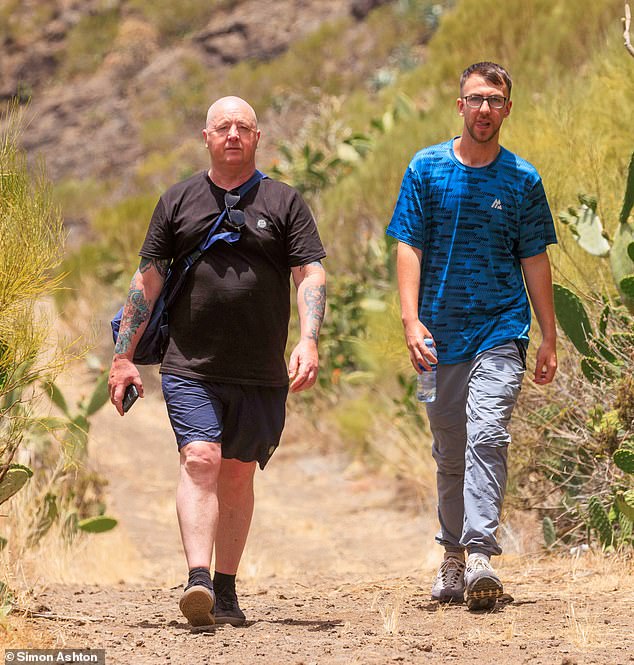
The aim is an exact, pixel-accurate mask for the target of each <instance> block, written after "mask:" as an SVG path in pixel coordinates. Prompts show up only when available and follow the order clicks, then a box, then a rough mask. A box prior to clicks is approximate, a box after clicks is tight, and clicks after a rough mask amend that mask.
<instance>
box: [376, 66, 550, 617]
mask: <svg viewBox="0 0 634 665" xmlns="http://www.w3.org/2000/svg"><path fill="white" fill-rule="evenodd" d="M511 86H512V82H511V78H510V76H509V74H508V72H507V71H506V70H505V69H504V68H503V67H501V66H499V65H497V64H495V63H492V62H481V63H477V64H474V65H471V66H470V67H468V68H467V69H466V70H465V71H464V72H463V74H462V77H461V79H460V97H459V98H458V100H457V106H458V113H459V114H460V116H461V117H462V118H463V129H462V133H461V135H460V136H458V137H456V138H454V139H452V140H450V141H447V142H446V143H442V144H440V145H436V146H431V147H428V148H426V149H424V150H421V151H420V152H418V153H417V154H416V155H415V156H414V158H413V159H412V161H411V162H410V165H409V167H408V169H407V171H406V173H405V176H404V178H403V183H402V186H401V191H400V194H399V198H398V201H397V204H396V208H395V210H394V215H393V217H392V220H391V222H390V225H389V226H388V229H387V233H388V235H390V236H392V237H394V238H396V240H398V247H397V273H398V288H399V294H400V299H401V318H402V321H403V327H404V332H405V340H406V343H407V347H408V350H409V355H410V360H411V362H412V365H413V366H414V368H415V369H416V371H417V372H418V373H421V372H422V371H430V370H431V366H432V365H433V364H436V358H435V355H434V353H433V351H432V350H431V349H430V348H428V347H427V346H426V344H425V339H428V338H431V339H433V341H434V346H435V351H436V353H437V398H436V401H435V402H431V403H429V404H428V405H427V414H428V417H429V422H430V426H431V430H432V434H433V439H434V441H433V456H434V459H435V460H436V463H437V467H438V471H437V485H438V516H439V521H440V532H439V533H438V535H437V537H436V541H437V542H438V543H439V544H440V545H442V546H443V547H444V548H445V558H444V561H443V563H442V565H441V566H440V569H439V571H438V575H437V577H436V580H435V582H434V585H433V588H432V598H434V599H436V600H439V601H441V602H449V601H459V602H462V600H463V599H464V596H465V593H466V601H467V606H468V607H469V609H489V608H492V607H493V606H494V605H495V603H496V600H497V598H499V597H500V596H501V595H502V591H503V587H502V583H501V581H500V579H499V577H498V575H497V573H496V572H495V571H494V569H493V568H492V567H491V564H490V561H489V559H490V557H491V555H494V554H500V553H501V551H502V550H501V548H500V546H499V545H498V543H497V540H496V530H497V528H498V526H499V520H500V511H501V507H502V501H503V498H504V491H505V487H506V476H507V448H508V444H509V443H510V436H509V434H508V423H509V420H510V417H511V413H512V411H513V408H514V406H515V403H516V401H517V397H518V395H519V391H520V388H521V383H522V379H523V375H524V371H525V369H526V364H525V360H526V347H527V345H528V332H529V329H530V323H531V309H530V305H529V297H530V302H531V303H532V305H533V309H534V311H535V314H536V317H537V321H538V323H539V327H540V330H541V334H542V341H541V344H540V346H539V348H538V350H537V353H536V366H535V370H534V379H533V380H534V381H535V383H538V384H547V383H550V382H551V381H552V379H553V377H554V374H555V371H556V368H557V355H556V349H555V342H556V330H555V317H554V308H553V299H552V279H551V271H550V263H549V259H548V254H547V253H546V248H547V246H548V245H549V244H553V243H556V242H557V239H556V236H555V230H554V226H553V220H552V215H551V213H550V210H549V207H548V202H547V201H546V196H545V193H544V189H543V186H542V183H541V179H540V177H539V174H538V173H537V171H536V170H535V168H534V167H533V166H532V165H531V164H529V163H528V162H526V161H525V160H523V159H521V158H520V157H518V156H517V155H514V154H513V153H511V152H509V151H508V150H506V149H505V148H503V147H502V146H501V145H500V143H499V134H500V127H501V126H502V123H503V122H504V119H505V118H506V117H507V116H508V115H509V113H510V112H511V106H512V102H511V100H510V95H511ZM525 285H526V286H525ZM527 290H528V294H527ZM465 550H466V552H467V554H468V558H467V561H466V565H465Z"/></svg>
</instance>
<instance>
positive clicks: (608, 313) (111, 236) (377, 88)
mask: <svg viewBox="0 0 634 665" xmlns="http://www.w3.org/2000/svg"><path fill="white" fill-rule="evenodd" d="M221 4H222V5H223V6H224V5H225V3H221V1H220V0H218V2H216V3H198V2H194V0H189V1H188V2H185V3H179V4H174V3H169V2H164V1H163V0H161V2H146V1H145V0H130V2H128V3H126V5H125V6H126V9H131V10H132V14H133V18H134V17H136V18H137V20H139V21H143V22H145V23H146V24H148V23H149V24H151V26H152V31H153V33H152V34H153V37H152V39H151V40H148V41H150V42H152V45H153V46H152V48H155V45H156V44H157V43H175V42H176V40H177V39H178V38H179V37H182V36H183V35H186V34H189V33H191V32H192V31H194V30H196V29H198V27H200V26H201V25H203V24H204V23H205V21H206V20H207V19H208V17H209V16H210V15H211V12H212V11H213V10H214V8H215V7H218V6H220V5H221ZM234 4H235V3H234ZM203 5H204V6H203ZM621 12H622V4H621V2H620V0H610V2H602V3H596V2H593V1H592V0H535V1H532V2H529V3H527V2H524V1H523V0H509V2H507V3H505V4H504V5H503V6H502V5H500V4H499V3H498V2H496V1H494V0H479V1H478V2H476V1H475V0H458V1H457V2H455V3H454V2H450V1H446V2H437V3H434V2H431V1H429V0H398V1H397V2H394V3H389V4H387V5H385V6H383V7H381V8H379V9H378V10H376V11H374V12H373V13H372V14H371V15H370V16H369V18H368V20H367V23H366V25H365V27H364V28H359V27H358V26H356V24H354V22H353V20H352V19H340V20H337V21H333V22H329V23H326V24H324V25H322V26H321V27H320V28H319V29H317V30H316V31H315V32H314V33H312V34H310V35H308V36H307V37H305V38H303V39H299V40H297V41H296V42H294V43H293V44H292V45H291V47H290V49H289V50H288V51H287V52H286V53H282V54H281V55H279V56H278V57H275V58H272V59H271V60H269V61H266V62H263V61H243V62H240V63H238V64H237V65H236V66H235V67H232V68H230V69H229V70H228V71H224V72H222V73H219V72H210V71H208V69H207V68H206V67H205V65H204V64H203V63H202V62H199V61H198V60H196V59H194V58H192V57H191V56H189V55H188V56H183V57H182V58H180V60H178V61H175V65H174V67H173V71H172V72H171V73H170V75H171V78H169V79H167V78H166V80H165V81H163V83H162V85H160V86H152V87H151V89H150V88H149V87H145V88H143V87H139V90H138V95H135V97H134V99H132V100H131V102H130V103H131V104H132V106H133V108H134V109H135V113H136V114H137V117H138V120H139V126H140V127H141V140H142V143H143V146H144V147H145V149H146V156H145V158H144V159H143V160H142V161H141V162H140V163H139V165H138V167H137V169H136V171H135V173H134V177H133V178H131V179H130V180H129V181H128V182H126V183H125V186H122V185H121V184H120V183H118V182H117V181H116V179H114V178H113V181H112V182H111V183H108V184H107V186H106V185H103V184H101V183H94V182H89V183H86V184H85V186H84V183H81V185H78V183H76V182H72V181H67V182H64V183H60V185H59V187H58V189H57V194H58V196H59V200H60V201H61V202H62V204H63V205H64V208H65V212H66V214H67V215H70V216H72V217H81V218H83V219H84V220H85V222H86V225H87V226H88V227H89V233H88V241H86V242H84V243H82V246H81V247H80V248H78V249H76V250H75V251H74V252H73V253H71V254H70V255H69V256H68V257H67V259H66V261H65V264H64V270H65V271H67V272H68V273H69V277H68V278H67V281H66V282H65V283H66V285H67V286H69V287H70V290H69V291H66V292H64V294H63V298H65V299H66V302H67V301H68V298H69V297H71V296H72V294H73V293H81V290H82V288H85V286H86V284H90V285H91V294H92V293H94V289H93V286H92V285H93V284H94V283H96V282H98V283H100V284H101V285H102V287H103V288H104V289H110V290H112V289H113V288H114V289H117V290H118V291H119V293H120V294H121V296H122V295H123V293H124V290H125V288H126V285H127V279H128V278H129V274H130V273H131V272H132V271H133V269H134V267H136V262H137V260H138V259H137V251H138V248H139V246H140V244H141V240H142V237H143V233H144V230H145V226H146V224H147V220H148V219H149V217H150V214H151V210H152V206H153V204H154V201H155V200H156V196H157V194H158V193H159V191H161V190H162V189H164V188H165V187H166V186H167V185H169V184H170V183H171V182H173V181H174V180H177V179H179V178H182V177H186V176H187V175H189V173H191V172H192V171H193V170H195V169H196V168H199V167H202V166H203V165H204V163H205V155H204V152H203V151H201V150H200V149H199V146H198V147H197V144H196V142H195V136H197V132H198V125H199V122H200V120H199V118H200V117H201V116H202V114H203V113H204V108H205V107H206V105H207V103H208V102H209V101H211V100H212V99H213V98H215V97H217V96H220V95H222V94H227V93H232V94H239V95H241V96H243V97H245V98H246V99H248V100H249V101H250V102H251V103H253V104H254V106H255V107H256V108H257V110H258V113H259V116H260V118H261V119H265V121H264V122H263V128H264V129H265V130H266V129H267V123H268V124H271V125H273V124H275V122H276V121H277V118H281V120H282V122H284V123H286V122H287V121H288V126H289V127H292V128H297V129H296V130H293V131H290V130H289V131H288V132H287V133H286V134H285V136H284V141H283V142H281V143H280V145H279V146H278V151H277V154H276V155H275V156H274V158H273V159H271V161H270V163H268V164H264V163H262V164H260V166H261V167H262V168H263V169H264V170H265V171H268V172H271V173H272V174H275V175H277V176H278V177H280V178H282V179H285V180H287V181H288V182H290V183H292V184H294V185H295V186H297V187H298V188H299V189H300V190H301V191H302V192H303V193H304V195H305V196H306V197H307V199H308V200H309V201H310V204H311V206H312V208H313V209H314V211H315V213H316V216H317V218H318V220H319V224H320V232H321V234H322V237H323V239H324V241H325V244H326V246H327V250H328V258H327V260H326V265H327V269H328V273H329V306H328V312H327V318H326V322H325V324H324V329H323V332H322V342H321V351H322V358H321V362H322V370H321V374H320V379H319V390H318V391H317V392H316V393H313V394H310V395H305V396H302V397H301V399H300V400H298V401H295V402H294V404H296V405H297V404H299V405H301V404H303V403H307V405H309V406H310V408H307V409H306V413H307V417H310V416H311V415H312V416H313V417H317V416H315V414H318V417H319V418H324V419H328V422H329V424H330V425H331V426H332V427H334V428H335V429H337V430H338V431H339V432H340V434H341V437H342V438H343V439H344V440H346V441H348V442H349V443H350V445H351V447H352V448H353V449H354V451H355V453H358V454H363V455H365V456H366V457H368V458H370V459H372V460H375V461H376V462H377V463H379V464H383V463H385V464H387V465H388V466H389V468H391V469H393V470H395V472H397V473H399V474H401V475H404V476H406V477H408V478H410V479H411V480H412V481H413V482H417V483H418V485H419V487H420V489H421V493H423V494H430V493H431V489H430V486H429V485H430V482H431V481H430V478H429V474H428V473H426V471H425V469H426V468H427V467H428V466H429V459H428V448H427V447H425V446H422V445H421V443H420V440H421V435H420V431H421V429H422V430H423V432H424V431H425V420H424V418H423V417H422V415H421V410H420V408H419V405H417V404H416V402H415V400H414V399H413V392H412V391H413V378H414V377H413V372H412V371H411V367H410V364H409V360H408V357H407V354H406V352H405V347H404V344H403V341H402V331H401V324H400V321H399V316H398V303H397V298H396V295H395V292H396V286H395V280H394V250H393V247H392V245H391V243H390V242H389V240H388V239H386V237H385V234H384V230H385V226H386V224H387V222H388V221H389V218H390V216H391V213H392V209H393V205H394V202H395V199H396V195H397V193H398V189H399V186H400V181H401V178H402V174H403V172H404V169H405V167H406V165H407V163H408V161H409V160H410V159H411V157H412V155H413V154H414V153H415V152H416V151H417V150H418V149H420V148H421V147H422V146H424V145H429V144H433V143H437V142H439V141H443V140H446V139H447V138H449V137H451V136H452V135H455V134H457V133H458V132H459V131H460V119H459V118H458V116H457V114H456V113H455V111H454V109H455V99H456V96H457V92H458V91H457V86H458V78H459V75H460V72H461V71H462V70H463V69H464V67H465V66H466V65H468V64H470V63H472V62H475V61H479V60H484V59H487V60H495V61H499V62H501V63H502V64H504V65H505V66H507V67H508V68H509V70H510V71H511V73H512V75H513V78H514V87H513V103H514V106H513V111H512V113H511V116H510V118H509V119H508V120H507V121H506V123H505V126H504V130H503V143H504V145H505V146H506V147H507V148H509V149H511V150H514V151H516V152H518V153H519V154H521V155H522V156H523V157H525V158H527V159H528V160H529V161H531V162H532V163H533V164H534V165H535V166H536V167H537V169H538V170H539V172H540V174H541V175H542V177H543V181H544V184H545V188H546V192H547V195H548V197H549V201H550V204H551V207H552V209H553V210H562V209H565V210H567V212H566V213H562V215H561V216H560V218H559V219H558V220H557V224H558V236H559V245H558V247H557V248H555V249H553V251H552V253H551V258H552V261H553V267H554V272H555V276H556V280H557V282H558V283H559V284H560V285H561V288H558V290H557V298H558V303H559V304H558V314H559V316H560V323H561V326H562V329H563V330H564V331H565V332H566V333H567V334H568V335H570V340H571V341H570V342H567V341H566V342H564V343H563V345H562V349H563V353H562V354H561V355H562V358H561V369H560V372H559V375H558V379H557V384H556V388H555V389H554V390H549V389H546V390H543V389H542V390H539V389H536V388H534V387H532V386H530V384H528V382H527V384H528V385H526V387H525V390H524V391H523V396H522V401H521V403H520V407H519V413H518V416H519V421H520V425H519V427H518V431H517V432H516V433H515V440H516V441H521V444H522V445H521V446H516V447H515V448H516V449H515V451H514V455H513V456H512V457H511V460H512V464H513V466H512V468H511V476H510V487H511V500H513V499H514V497H515V500H516V501H520V502H521V503H522V505H525V506H531V507H536V508H538V509H539V510H540V511H541V513H542V515H543V516H545V517H546V518H547V519H546V522H545V532H546V533H547V534H548V542H549V543H551V544H552V543H566V544H569V543H573V542H577V541H578V540H580V539H584V538H587V537H588V534H589V533H590V534H594V535H593V536H592V537H595V536H596V535H597V534H598V538H599V540H600V542H602V543H603V544H605V543H607V542H608V540H607V538H606V534H607V531H606V530H605V529H603V528H602V527H601V525H600V524H599V521H598V520H600V519H602V518H601V515H600V511H599V509H598V507H597V501H595V500H593V498H596V497H599V501H600V503H601V506H602V508H603V510H604V511H605V513H606V515H607V518H608V522H609V524H610V527H611V528H612V531H613V532H614V534H615V536H614V538H617V540H618V539H619V538H620V540H618V543H620V542H624V541H623V538H622V537H621V535H620V534H622V533H625V531H624V529H625V527H624V526H623V524H624V522H623V521H622V520H621V517H620V516H621V515H623V514H625V513H626V512H627V511H626V509H625V508H623V506H624V505H630V504H629V503H628V501H627V500H626V501H625V504H624V502H623V501H624V499H623V497H625V496H627V497H629V496H630V495H629V494H627V492H629V491H630V489H631V482H630V481H631V477H630V476H628V475H627V474H626V473H624V471H623V469H621V467H619V465H618V464H617V462H616V459H620V458H621V457H627V454H624V453H619V454H618V455H617V458H616V459H615V458H614V455H615V454H616V451H617V450H620V449H623V447H624V446H625V447H626V448H627V445H628V444H627V442H628V441H629V438H630V436H631V434H632V425H631V413H632V411H631V397H630V396H631V393H632V387H631V381H630V380H629V379H628V372H627V367H628V363H631V335H632V333H633V331H632V319H631V316H632V315H631V311H630V310H628V309H627V308H626V307H625V305H630V302H629V300H628V297H629V291H628V289H629V288H631V281H628V278H629V277H631V275H632V273H633V272H634V270H633V268H632V266H631V265H630V264H628V263H627V261H630V262H631V260H632V258H633V256H632V253H631V251H632V250H631V244H632V237H631V226H630V223H629V221H628V216H629V212H628V213H627V214H626V213H625V212H624V211H625V209H626V207H627V201H628V200H631V197H630V198H629V199H628V195H626V196H625V203H624V202H623V189H624V187H623V183H624V182H625V181H626V174H627V168H628V162H629V161H630V156H631V154H632V144H631V126H630V125H631V119H630V117H629V115H628V113H627V111H626V110H627V109H631V108H634V86H632V76H633V65H632V60H631V58H629V57H628V56H627V54H626V53H625V52H624V49H623V47H622V39H621V26H620V22H619V19H620V15H621ZM124 14H125V12H123V11H121V16H123V15H124ZM114 16H115V14H108V15H107V16H106V15H105V14H97V15H96V16H95V17H94V21H95V23H94V24H91V25H93V27H94V25H96V24H97V22H98V20H104V21H106V20H107V21H112V23H108V26H110V27H108V30H112V25H114V23H115V19H114V18H113V17H114ZM99 17H101V18H99ZM120 18H121V17H120ZM126 20H130V17H129V15H128V17H127V19H126ZM107 21H106V22H107ZM84 27H85V28H88V27H89V26H88V24H86V26H84ZM9 29H14V26H12V23H11V21H10V20H9V18H7V17H6V16H5V15H4V14H0V30H5V31H6V30H9ZM122 32H123V30H122V28H121V25H119V29H118V31H117V35H118V37H117V39H122V37H121V35H122ZM87 34H88V32H86V30H83V31H82V35H83V37H82V39H84V40H85V39H86V35H87ZM104 34H105V33H104ZM108 34H110V35H111V34H112V32H109V33H108ZM131 34H132V33H131ZM82 39H80V38H79V36H78V37H77V42H76V46H75V47H73V48H74V49H75V52H76V53H78V54H81V53H83V51H82V49H83V48H84V46H82V43H83V42H82ZM128 41H133V40H132V38H130V39H128ZM100 43H101V42H100ZM102 43H103V45H104V47H103V48H101V47H100V48H99V49H97V50H96V51H95V52H96V53H97V54H98V59H99V58H102V57H103V55H105V52H106V50H107V47H106V46H105V41H104V42H102ZM70 45H72V42H70V41H69V48H70ZM121 48H123V47H121ZM126 48H127V47H126ZM116 50H117V49H115V51H116ZM71 52H72V50H69V51H68V53H69V55H70V54H71ZM131 52H132V51H131ZM111 57H114V54H113V53H112V52H111V53H109V54H108V59H107V61H108V62H111V63H112V62H114V60H111ZM80 59H81V58H80ZM131 59H132V60H133V61H134V62H133V63H132V64H133V65H134V66H132V65H131V69H130V73H129V79H130V80H132V76H133V74H134V73H135V72H136V71H137V69H135V66H136V67H138V63H139V62H141V61H142V60H139V59H138V58H137V56H134V57H132V56H131ZM96 63H97V61H96V60H95V61H93V64H91V65H90V66H91V67H92V66H93V65H94V64H96ZM135 63H136V64H135ZM167 76H168V75H166V77H167ZM598 105H600V108H601V112H597V107H598ZM285 126H286V125H285ZM187 136H192V137H194V138H192V139H191V140H184V139H183V137H187ZM195 148H196V150H195ZM571 161H573V162H574V166H571V163H570V162H571ZM630 173H631V171H630ZM630 181H631V176H630ZM109 191H113V192H116V195H114V196H111V197H110V198H108V197H109V193H108V192H109ZM627 191H631V189H628V190H627ZM582 192H592V193H593V194H592V196H588V195H585V194H581V193H582ZM576 200H579V206H574V207H572V208H569V207H568V206H569V205H570V202H571V201H576ZM630 209H631V204H630ZM601 220H603V221H601ZM569 229H570V230H573V232H572V233H570V232H569ZM589 247H593V249H592V251H591V254H588V253H587V249H588V248H589ZM597 248H598V249H597ZM603 255H606V256H608V257H609V260H606V256H603ZM615 260H616V261H617V262H618V263H619V265H618V266H617V265H616V263H615ZM628 266H629V267H628ZM624 280H625V282H624ZM63 298H62V296H61V295H60V296H59V297H58V300H59V301H60V302H62V300H63ZM562 312H567V314H566V313H562ZM106 314H107V315H111V312H106ZM562 317H563V318H562ZM570 321H572V322H573V323H572V324H571V325H569V323H567V322H570ZM289 343H291V344H292V343H293V339H292V335H291V340H289ZM109 351H110V347H108V352H109ZM628 418H629V420H628ZM425 437H427V438H428V435H426V434H425V433H424V434H423V440H426V439H425ZM378 441H381V445H379V444H378V443H377V442H378ZM386 441H389V445H385V442H386ZM520 448H521V450H520ZM617 520H620V521H619V523H618V525H617ZM602 522H603V526H605V520H602ZM622 522H623V523H622ZM617 540H614V539H613V542H614V543H617ZM618 543H617V544H618Z"/></svg>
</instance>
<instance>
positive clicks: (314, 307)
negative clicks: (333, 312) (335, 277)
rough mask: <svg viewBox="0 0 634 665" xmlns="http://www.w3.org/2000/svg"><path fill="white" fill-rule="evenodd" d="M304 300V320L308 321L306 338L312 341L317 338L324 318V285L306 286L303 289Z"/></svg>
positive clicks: (315, 340)
mask: <svg viewBox="0 0 634 665" xmlns="http://www.w3.org/2000/svg"><path fill="white" fill-rule="evenodd" d="M304 302H305V303H306V320H307V323H308V329H309V334H308V335H307V337H308V339H312V340H313V341H314V342H317V341H318V340H319V330H320V328H321V324H322V322H323V320H324V313H325V311H326V287H325V285H324V284H321V285H320V286H307V287H306V289H305V291H304Z"/></svg>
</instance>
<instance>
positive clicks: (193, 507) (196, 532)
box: [176, 441, 222, 569]
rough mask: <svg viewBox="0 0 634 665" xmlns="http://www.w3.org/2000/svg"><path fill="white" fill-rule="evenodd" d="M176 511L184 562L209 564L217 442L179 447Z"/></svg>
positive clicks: (214, 522) (214, 521) (218, 463)
mask: <svg viewBox="0 0 634 665" xmlns="http://www.w3.org/2000/svg"><path fill="white" fill-rule="evenodd" d="M180 455H181V466H180V479H179V482H178V489H177V491H176V512H177V514H178V523H179V526H180V531H181V539H182V541H183V548H184V549H185V557H186V559H187V565H188V567H189V569H191V568H197V567H201V568H209V567H210V565H211V553H212V551H213V544H214V538H215V537H216V529H217V526H218V475H219V473H220V467H221V459H222V458H221V450H220V445H219V444H218V443H209V442H205V441H193V442H191V443H188V444H187V445H186V446H184V447H183V448H182V449H181V453H180Z"/></svg>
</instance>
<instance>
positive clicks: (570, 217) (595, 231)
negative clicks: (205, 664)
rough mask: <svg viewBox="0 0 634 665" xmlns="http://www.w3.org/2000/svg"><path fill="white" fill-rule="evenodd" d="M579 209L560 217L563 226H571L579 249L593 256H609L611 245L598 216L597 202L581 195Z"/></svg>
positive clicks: (569, 210) (573, 209)
mask: <svg viewBox="0 0 634 665" xmlns="http://www.w3.org/2000/svg"><path fill="white" fill-rule="evenodd" d="M579 203H580V204H581V205H580V206H579V208H576V209H575V208H568V211H567V212H565V213H561V214H560V215H559V220H560V221H561V222H562V224H567V225H568V226H570V231H571V232H572V235H573V236H574V238H575V240H576V241H577V243H578V244H579V247H581V248H582V249H585V250H586V252H588V254H592V255H593V256H608V254H609V253H610V243H609V242H608V239H607V237H606V233H605V231H604V230H603V224H602V223H601V219H600V218H599V215H597V200H596V199H590V198H589V197H586V196H584V195H583V194H580V195H579Z"/></svg>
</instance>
